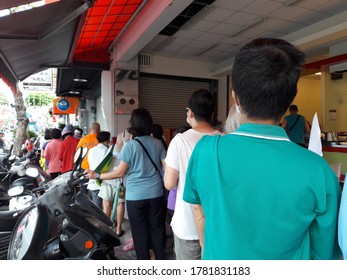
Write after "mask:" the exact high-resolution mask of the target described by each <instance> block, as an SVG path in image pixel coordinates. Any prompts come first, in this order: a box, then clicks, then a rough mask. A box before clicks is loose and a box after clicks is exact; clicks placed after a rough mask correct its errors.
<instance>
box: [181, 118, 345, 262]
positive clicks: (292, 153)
mask: <svg viewBox="0 0 347 280" xmlns="http://www.w3.org/2000/svg"><path fill="white" fill-rule="evenodd" d="M183 199H184V200H185V201H186V202H188V203H192V204H201V206H202V208H203V210H204V214H205V218H206V220H205V234H204V237H205V239H204V240H205V243H204V245H205V247H204V251H203V259H214V260H216V259H236V260H240V259H258V260H260V259H261V260H272V259H285V260H289V259H298V260H300V259H338V258H340V256H341V251H340V249H339V247H338V242H337V215H338V207H339V202H340V188H339V184H338V182H337V178H336V175H335V173H334V171H333V170H332V169H331V168H330V166H329V164H328V163H327V162H326V161H325V160H324V159H323V158H322V157H320V156H318V155H317V154H315V153H313V152H311V151H309V150H307V149H305V148H303V147H301V146H299V145H297V144H295V143H293V142H291V141H289V139H288V137H287V135H286V133H285V131H284V130H283V129H282V128H281V127H279V126H274V125H263V124H250V123H247V124H243V125H241V127H240V128H239V129H238V130H237V131H235V132H234V133H232V134H229V135H225V136H212V137H211V136H210V137H206V136H205V137H203V138H202V139H201V140H200V141H199V142H198V144H197V145H196V146H195V149H194V151H193V154H192V156H191V158H190V161H189V165H188V170H187V177H186V184H185V191H184V194H183ZM221 248H222V249H221Z"/></svg>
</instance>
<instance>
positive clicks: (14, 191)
mask: <svg viewBox="0 0 347 280" xmlns="http://www.w3.org/2000/svg"><path fill="white" fill-rule="evenodd" d="M23 192H24V187H23V186H15V187H13V188H10V189H9V190H8V191H7V194H8V195H9V196H12V197H13V196H17V195H21V194H22V193H23Z"/></svg>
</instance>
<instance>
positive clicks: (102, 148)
mask: <svg viewBox="0 0 347 280" xmlns="http://www.w3.org/2000/svg"><path fill="white" fill-rule="evenodd" d="M110 138H111V134H110V132H108V131H100V132H99V133H98V134H97V136H96V139H97V140H98V141H99V143H98V144H97V145H96V146H95V147H93V148H91V149H90V150H89V152H88V163H89V168H90V169H91V170H95V169H96V168H97V167H98V165H99V164H100V162H101V161H102V160H103V158H104V157H105V155H106V153H107V150H108V148H109V144H110ZM87 189H88V190H89V191H90V193H91V196H92V200H93V202H94V203H95V204H96V205H98V206H99V207H100V209H102V198H101V197H99V196H98V194H99V191H100V186H99V185H98V184H97V183H96V181H95V179H89V182H88V187H87Z"/></svg>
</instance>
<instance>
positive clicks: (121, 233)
mask: <svg viewBox="0 0 347 280" xmlns="http://www.w3.org/2000/svg"><path fill="white" fill-rule="evenodd" d="M123 234H124V230H121V231H120V233H117V232H116V235H117V237H121V236H122V235H123Z"/></svg>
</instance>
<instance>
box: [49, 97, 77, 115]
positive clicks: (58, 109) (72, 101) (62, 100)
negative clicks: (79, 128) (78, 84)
mask: <svg viewBox="0 0 347 280" xmlns="http://www.w3.org/2000/svg"><path fill="white" fill-rule="evenodd" d="M78 106H79V98H77V97H58V98H54V99H53V115H62V114H75V113H76V108H77V107H78Z"/></svg>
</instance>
